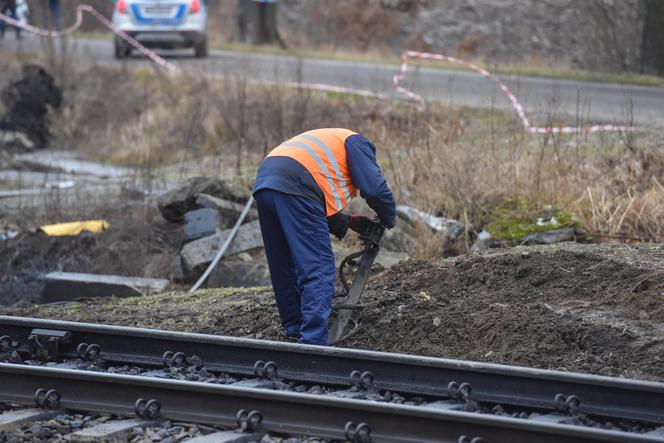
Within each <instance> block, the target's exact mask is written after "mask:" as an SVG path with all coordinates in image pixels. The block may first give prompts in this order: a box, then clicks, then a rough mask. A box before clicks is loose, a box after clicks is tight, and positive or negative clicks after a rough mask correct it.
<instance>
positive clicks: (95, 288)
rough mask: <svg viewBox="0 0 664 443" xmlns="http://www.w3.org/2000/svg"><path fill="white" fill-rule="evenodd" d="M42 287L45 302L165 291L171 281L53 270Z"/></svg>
mask: <svg viewBox="0 0 664 443" xmlns="http://www.w3.org/2000/svg"><path fill="white" fill-rule="evenodd" d="M44 279H45V282H46V284H45V286H44V290H43V291H42V299H41V301H42V302H43V303H51V302H55V301H67V300H76V299H79V298H91V297H110V296H116V297H131V296H139V295H147V294H157V293H159V292H163V291H164V290H165V289H166V288H167V287H168V285H169V284H170V282H169V281H168V280H165V279H160V278H139V277H124V276H120V275H96V274H78V273H75V272H50V273H48V274H46V277H45V278H44Z"/></svg>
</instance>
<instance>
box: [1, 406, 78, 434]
mask: <svg viewBox="0 0 664 443" xmlns="http://www.w3.org/2000/svg"><path fill="white" fill-rule="evenodd" d="M64 413H65V412H64V411H58V410H54V411H51V410H48V409H36V408H30V409H19V410H16V411H9V412H5V413H4V414H1V415H0V431H14V430H16V429H19V428H21V427H23V426H24V425H26V424H28V423H32V422H35V421H41V420H50V419H52V418H54V417H57V416H58V415H61V414H64Z"/></svg>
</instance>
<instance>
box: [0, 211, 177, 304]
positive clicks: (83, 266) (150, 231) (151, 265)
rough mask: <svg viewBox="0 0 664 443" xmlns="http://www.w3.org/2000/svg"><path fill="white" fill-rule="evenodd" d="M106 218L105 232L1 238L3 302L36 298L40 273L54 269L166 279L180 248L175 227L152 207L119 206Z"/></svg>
mask: <svg viewBox="0 0 664 443" xmlns="http://www.w3.org/2000/svg"><path fill="white" fill-rule="evenodd" d="M106 219H107V220H108V221H109V222H110V228H109V229H108V230H106V231H105V232H103V233H101V234H90V233H83V234H81V235H78V236H75V237H48V236H47V235H46V234H44V233H42V232H40V231H37V232H24V233H21V234H19V235H18V236H17V237H15V238H13V239H11V240H8V241H5V242H0V305H14V304H19V305H26V304H28V303H32V302H34V301H36V300H38V299H39V297H40V295H41V291H42V288H43V281H42V277H43V275H44V274H45V273H47V272H52V271H65V272H84V273H99V274H117V275H127V276H138V277H140V276H145V277H168V272H169V269H170V262H171V259H172V257H173V256H174V255H175V253H176V252H177V250H178V248H179V246H180V238H181V232H180V229H178V227H177V226H175V225H172V224H169V223H168V222H166V221H164V220H163V219H162V218H161V216H160V215H159V213H158V212H157V210H156V209H151V208H119V209H117V210H115V211H114V212H113V213H110V214H108V215H107V217H106ZM137 239H141V240H140V241H137ZM137 273H139V274H141V275H137Z"/></svg>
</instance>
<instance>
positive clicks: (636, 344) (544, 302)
mask: <svg viewBox="0 0 664 443" xmlns="http://www.w3.org/2000/svg"><path fill="white" fill-rule="evenodd" d="M224 291H226V292H224ZM362 302H363V304H364V305H365V306H366V307H365V309H364V310H363V311H362V314H361V315H359V316H358V317H357V320H358V322H359V324H360V329H359V330H358V332H357V333H356V334H355V335H354V336H352V337H351V338H349V339H348V340H346V341H345V342H344V343H343V344H342V346H344V347H353V348H364V349H374V350H380V351H388V352H403V353H408V354H420V355H430V356H437V357H447V358H455V359H467V360H478V361H487V362H495V363H505V364H516V365H523V366H531V367H538V368H545V369H557V370H569V371H579V372H589V373H595V374H603V375H611V376H625V377H633V378H643V379H651V380H664V358H663V357H662V355H664V353H663V351H664V303H663V302H664V249H663V248H662V247H661V246H627V245H576V244H561V245H555V246H537V247H524V248H515V249H511V250H505V251H499V252H490V253H483V254H475V255H471V256H463V257H458V258H455V259H446V260H438V261H431V262H415V261H409V262H405V263H402V264H400V265H398V266H396V267H395V268H393V269H391V270H389V271H382V272H379V273H376V274H375V275H374V276H373V277H372V280H371V281H370V284H369V287H368V289H367V291H366V292H365V294H364V295H363V299H362ZM12 313H14V314H20V315H31V316H45V317H53V318H62V319H71V320H77V321H93V322H100V323H113V324H123V325H131V326H145V327H160V328H164V329H176V330H185V331H194V332H205V333H213V334H225V335H235V336H243V337H251V338H262V339H272V340H283V339H284V337H283V336H282V335H281V332H280V327H279V318H278V315H277V310H276V306H275V305H274V301H273V299H272V294H271V292H270V291H269V290H267V289H261V288H256V289H252V290H236V291H229V290H227V289H226V290H206V291H202V292H199V293H196V294H181V293H173V294H169V295H161V296H150V297H143V298H136V299H125V300H122V301H118V300H111V301H99V302H87V303H84V304H75V305H68V306H61V307H57V306H56V307H45V306H42V307H34V308H30V309H27V310H21V311H13V312H12Z"/></svg>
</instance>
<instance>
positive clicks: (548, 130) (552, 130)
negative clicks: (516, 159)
mask: <svg viewBox="0 0 664 443" xmlns="http://www.w3.org/2000/svg"><path fill="white" fill-rule="evenodd" d="M409 58H418V59H423V60H439V61H444V62H448V63H453V64H455V65H461V66H465V67H466V68H469V69H472V70H473V71H475V72H478V73H479V74H481V75H483V76H484V78H486V79H487V80H490V81H492V82H494V83H495V84H496V85H498V87H499V88H500V90H501V91H503V94H505V96H506V97H507V98H508V99H509V101H510V102H511V103H512V107H513V108H514V110H515V111H516V113H517V115H518V116H519V119H520V120H521V123H522V124H523V128H524V129H525V130H526V131H527V132H530V133H534V134H575V133H579V132H586V133H589V132H600V131H604V132H631V131H636V130H637V128H635V127H634V126H619V125H593V126H587V127H574V126H560V127H539V126H532V125H531V124H530V121H529V120H528V117H527V116H526V112H525V111H524V109H523V106H522V105H521V103H519V100H518V99H517V98H516V96H515V95H514V94H512V91H510V90H509V89H508V88H507V86H505V84H504V83H503V82H502V81H501V80H500V79H499V78H498V77H496V76H495V75H494V74H492V73H491V72H489V71H487V70H486V69H483V68H480V67H479V66H477V65H475V64H473V63H470V62H467V61H464V60H461V59H458V58H455V57H450V56H447V55H443V54H432V53H429V52H419V51H404V53H403V55H402V56H401V68H400V69H399V72H398V73H397V74H396V75H395V76H394V87H395V88H396V90H397V91H398V92H400V93H401V94H404V95H405V96H406V97H408V99H410V100H412V101H414V102H415V103H417V104H418V105H420V106H421V107H423V106H424V99H423V98H422V96H421V95H419V94H417V93H415V92H413V91H411V90H410V89H407V88H405V87H403V86H402V82H403V80H404V79H405V77H406V72H407V70H408V59H409Z"/></svg>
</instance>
